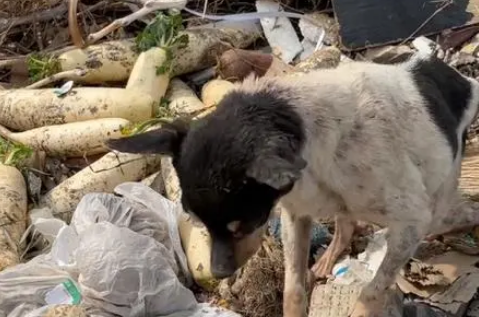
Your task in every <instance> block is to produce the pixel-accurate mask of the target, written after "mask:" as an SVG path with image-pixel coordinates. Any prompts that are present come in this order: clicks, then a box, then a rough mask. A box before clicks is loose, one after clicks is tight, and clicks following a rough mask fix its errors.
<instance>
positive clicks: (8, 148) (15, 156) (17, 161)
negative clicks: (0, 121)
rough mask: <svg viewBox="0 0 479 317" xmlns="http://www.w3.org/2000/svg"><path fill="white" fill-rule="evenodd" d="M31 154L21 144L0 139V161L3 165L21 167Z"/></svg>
mask: <svg viewBox="0 0 479 317" xmlns="http://www.w3.org/2000/svg"><path fill="white" fill-rule="evenodd" d="M32 154H33V150H32V149H31V148H30V147H28V146H26V145H24V144H21V143H17V142H11V141H7V140H5V139H3V138H1V137H0V161H1V162H2V163H3V164H5V165H11V166H15V167H19V166H21V165H22V164H23V163H24V161H25V160H26V159H28V158H29V157H30V156H31V155H32Z"/></svg>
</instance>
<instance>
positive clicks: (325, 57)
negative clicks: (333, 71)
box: [293, 46, 341, 73]
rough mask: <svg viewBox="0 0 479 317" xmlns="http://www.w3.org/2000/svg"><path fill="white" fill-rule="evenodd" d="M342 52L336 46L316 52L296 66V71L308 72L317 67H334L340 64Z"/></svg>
mask: <svg viewBox="0 0 479 317" xmlns="http://www.w3.org/2000/svg"><path fill="white" fill-rule="evenodd" d="M340 58H341V52H340V51H339V50H338V49H337V48H336V47H334V46H331V47H327V48H323V49H321V50H319V51H316V52H314V53H313V54H312V55H311V56H309V57H308V58H307V59H305V60H303V61H301V62H299V63H298V64H296V65H295V66H294V71H293V72H295V73H307V72H309V71H311V70H315V69H322V68H323V69H324V68H334V67H336V66H338V65H339V61H340Z"/></svg>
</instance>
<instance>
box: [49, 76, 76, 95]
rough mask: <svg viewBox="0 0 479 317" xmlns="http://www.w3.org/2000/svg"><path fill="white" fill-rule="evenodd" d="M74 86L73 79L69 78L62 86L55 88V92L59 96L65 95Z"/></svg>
mask: <svg viewBox="0 0 479 317" xmlns="http://www.w3.org/2000/svg"><path fill="white" fill-rule="evenodd" d="M72 88H73V80H69V81H67V82H66V83H64V84H63V85H62V86H61V87H60V88H58V89H54V90H53V93H55V94H56V95H57V96H58V97H63V96H64V95H66V94H67V93H68V92H69V91H70V90H72Z"/></svg>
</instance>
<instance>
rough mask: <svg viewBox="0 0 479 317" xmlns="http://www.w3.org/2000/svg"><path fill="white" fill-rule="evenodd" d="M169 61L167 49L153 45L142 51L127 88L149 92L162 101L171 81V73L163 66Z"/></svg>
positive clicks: (155, 98)
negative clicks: (163, 68)
mask: <svg viewBox="0 0 479 317" xmlns="http://www.w3.org/2000/svg"><path fill="white" fill-rule="evenodd" d="M167 62H168V59H167V54H166V51H165V50H164V49H162V48H158V47H153V48H150V49H149V50H147V51H145V52H142V53H141V54H140V56H139V57H138V59H137V61H136V63H135V66H134V67H133V70H132V71H131V74H130V78H129V79H128V83H127V84H126V89H133V90H136V91H141V92H142V93H145V94H149V95H150V96H151V97H152V98H153V100H154V101H155V102H158V103H159V102H160V100H161V98H162V97H163V96H164V95H165V92H166V89H167V88H168V84H169V82H170V74H169V72H168V71H167V70H164V71H162V70H161V67H162V66H163V65H165V64H166V63H167Z"/></svg>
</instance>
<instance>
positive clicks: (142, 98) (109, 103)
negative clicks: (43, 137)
mask: <svg viewBox="0 0 479 317" xmlns="http://www.w3.org/2000/svg"><path fill="white" fill-rule="evenodd" d="M153 105H154V100H153V99H152V98H151V97H150V96H149V95H148V94H145V93H143V92H141V91H136V90H134V89H128V90H127V89H124V88H95V87H81V88H73V89H72V90H70V91H69V92H68V93H67V94H66V95H64V96H62V97H59V96H57V95H56V94H55V92H54V89H10V90H0V125H3V126H6V127H8V128H11V129H14V130H19V131H25V130H30V129H34V128H38V127H42V126H47V125H54V124H62V123H69V122H76V121H86V120H91V119H99V118H123V119H126V120H130V121H132V122H137V121H144V120H147V119H149V118H151V117H152V115H153Z"/></svg>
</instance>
